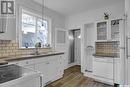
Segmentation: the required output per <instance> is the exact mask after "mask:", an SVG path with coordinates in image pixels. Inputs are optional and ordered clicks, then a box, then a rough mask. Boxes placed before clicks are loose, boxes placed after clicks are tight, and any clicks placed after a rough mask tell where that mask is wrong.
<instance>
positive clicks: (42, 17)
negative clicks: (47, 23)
mask: <svg viewBox="0 0 130 87" xmlns="http://www.w3.org/2000/svg"><path fill="white" fill-rule="evenodd" d="M43 20H44V0H42V26H44V22H43Z"/></svg>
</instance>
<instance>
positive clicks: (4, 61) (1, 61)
mask: <svg viewBox="0 0 130 87" xmlns="http://www.w3.org/2000/svg"><path fill="white" fill-rule="evenodd" d="M61 54H64V52H48V53H41V54H39V55H19V56H9V57H2V58H0V65H3V64H8V62H9V61H14V60H25V59H33V58H40V57H47V56H54V55H61Z"/></svg>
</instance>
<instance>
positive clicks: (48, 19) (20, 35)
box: [18, 8, 52, 49]
mask: <svg viewBox="0 0 130 87" xmlns="http://www.w3.org/2000/svg"><path fill="white" fill-rule="evenodd" d="M23 13H24V14H27V15H30V16H33V17H35V18H36V22H35V24H36V26H35V29H36V31H37V20H39V19H42V16H40V14H36V13H34V12H32V11H30V10H29V9H23V8H20V12H19V33H18V38H19V48H22V49H24V48H25V47H22V14H23ZM43 17H44V20H45V21H47V22H48V34H47V37H48V39H47V42H48V44H50V47H51V46H52V41H51V19H50V18H49V17H47V16H45V15H43ZM28 48H35V47H28ZM42 48H47V47H42ZM26 49H27V48H26Z"/></svg>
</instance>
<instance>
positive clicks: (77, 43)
mask: <svg viewBox="0 0 130 87" xmlns="http://www.w3.org/2000/svg"><path fill="white" fill-rule="evenodd" d="M74 32H75V33H74V39H75V40H74V43H75V45H74V46H75V47H74V48H75V59H76V62H77V63H78V64H79V65H80V62H81V60H80V59H81V36H80V35H81V34H80V30H75V31H74Z"/></svg>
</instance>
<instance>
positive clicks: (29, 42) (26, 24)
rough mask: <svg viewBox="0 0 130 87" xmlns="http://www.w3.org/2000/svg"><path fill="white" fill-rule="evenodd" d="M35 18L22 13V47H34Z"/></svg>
mask: <svg viewBox="0 0 130 87" xmlns="http://www.w3.org/2000/svg"><path fill="white" fill-rule="evenodd" d="M35 43H36V18H35V17H33V16H30V15H28V14H24V13H23V14H22V47H35Z"/></svg>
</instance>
